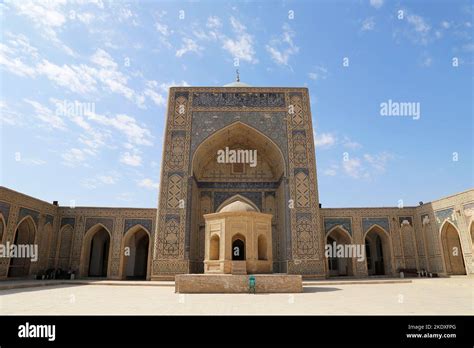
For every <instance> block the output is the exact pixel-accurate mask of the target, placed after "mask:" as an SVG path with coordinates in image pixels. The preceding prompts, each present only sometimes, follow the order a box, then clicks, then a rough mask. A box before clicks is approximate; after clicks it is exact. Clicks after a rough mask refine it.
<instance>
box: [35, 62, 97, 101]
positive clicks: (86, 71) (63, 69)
mask: <svg viewBox="0 0 474 348" xmlns="http://www.w3.org/2000/svg"><path fill="white" fill-rule="evenodd" d="M36 71H37V73H38V74H41V75H45V76H46V77H47V78H48V79H50V80H51V81H53V82H55V83H56V84H57V85H58V86H61V87H65V88H68V89H69V90H71V91H72V92H75V93H80V94H86V93H91V92H94V91H96V84H97V82H96V80H95V78H94V75H95V71H94V70H93V69H91V68H89V67H88V66H86V65H82V64H81V65H71V66H69V65H67V64H64V65H63V66H59V65H56V64H54V63H51V62H49V61H48V60H46V59H43V60H42V61H41V62H40V63H39V64H38V65H37V66H36Z"/></svg>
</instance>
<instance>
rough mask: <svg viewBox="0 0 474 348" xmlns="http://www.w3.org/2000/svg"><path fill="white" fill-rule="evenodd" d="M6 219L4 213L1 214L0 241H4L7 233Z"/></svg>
mask: <svg viewBox="0 0 474 348" xmlns="http://www.w3.org/2000/svg"><path fill="white" fill-rule="evenodd" d="M5 230H6V227H5V220H4V219H3V215H1V214H0V243H2V242H3V235H4V233H5Z"/></svg>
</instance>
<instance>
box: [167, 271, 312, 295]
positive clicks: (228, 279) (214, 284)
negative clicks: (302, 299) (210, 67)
mask: <svg viewBox="0 0 474 348" xmlns="http://www.w3.org/2000/svg"><path fill="white" fill-rule="evenodd" d="M253 276H254V277H255V285H256V287H255V288H256V293H298V292H303V282H302V278H301V275H288V274H281V275H280V274H256V275H253ZM175 292H179V293H184V294H193V293H207V294H210V293H248V292H249V275H228V274H179V275H176V276H175Z"/></svg>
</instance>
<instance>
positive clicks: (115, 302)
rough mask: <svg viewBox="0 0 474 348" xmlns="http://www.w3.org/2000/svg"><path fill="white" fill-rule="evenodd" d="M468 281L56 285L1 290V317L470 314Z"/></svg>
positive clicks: (472, 297) (472, 290)
mask: <svg viewBox="0 0 474 348" xmlns="http://www.w3.org/2000/svg"><path fill="white" fill-rule="evenodd" d="M473 282H474V279H473V278H468V277H452V278H439V279H418V278H415V279H413V280H412V282H399V283H380V282H379V283H373V284H368V283H363V282H361V283H360V284H347V283H345V282H344V281H340V282H338V281H332V283H331V285H328V284H324V282H321V283H318V282H305V286H304V293H300V294H256V295H248V294H175V293H174V287H173V286H171V284H169V285H170V286H149V285H140V284H139V283H138V284H134V285H133V286H121V285H115V284H109V285H79V284H72V285H69V284H60V285H50V286H42V287H34V288H18V289H10V290H0V314H2V315H5V314H6V315H9V314H20V315H29V314H33V315H35V314H36V315H40V314H51V315H64V314H66V315H67V314H111V315H114V314H128V315H137V314H144V315H175V314H206V315H211V314H224V315H226V314H231V315H232V314H275V315H277V314H328V315H332V314H335V315H338V314H349V315H357V314H395V315H396V314H400V315H403V314H415V315H417V314H418V315H421V314H428V315H430V314H433V315H434V314H447V315H449V314H453V315H454V314H461V315H473V314H474V310H473V307H474V286H473V285H474V284H473ZM144 284H145V283H144ZM163 285H164V284H163ZM167 285H168V284H167Z"/></svg>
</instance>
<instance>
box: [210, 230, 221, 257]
mask: <svg viewBox="0 0 474 348" xmlns="http://www.w3.org/2000/svg"><path fill="white" fill-rule="evenodd" d="M209 260H219V236H218V235H217V234H215V235H213V236H212V237H211V245H210V249H209Z"/></svg>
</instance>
